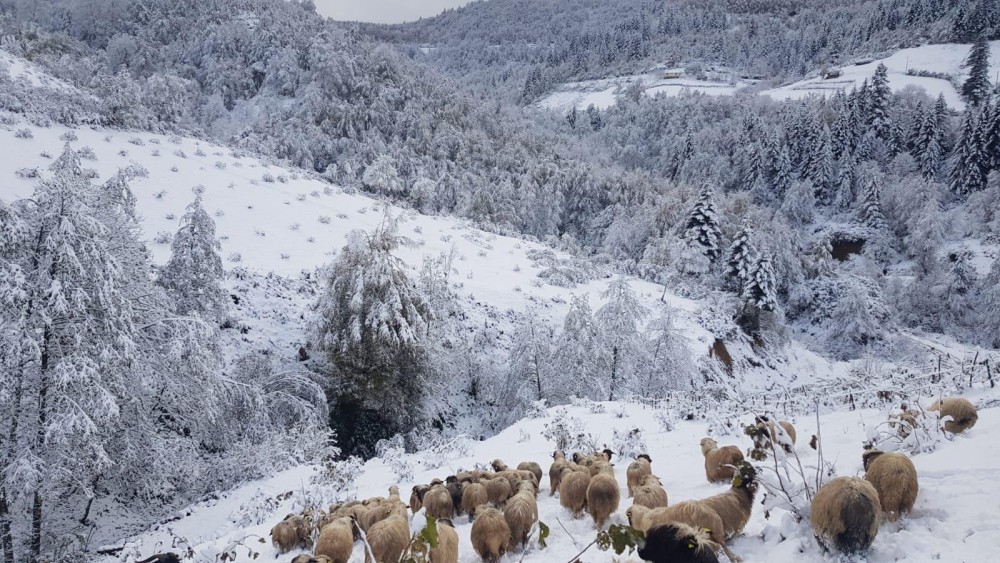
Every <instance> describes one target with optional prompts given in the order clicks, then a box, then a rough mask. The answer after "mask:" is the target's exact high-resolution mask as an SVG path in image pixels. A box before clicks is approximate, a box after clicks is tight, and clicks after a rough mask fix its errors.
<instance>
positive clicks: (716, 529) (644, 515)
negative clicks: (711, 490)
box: [626, 462, 758, 561]
mask: <svg viewBox="0 0 1000 563" xmlns="http://www.w3.org/2000/svg"><path fill="white" fill-rule="evenodd" d="M737 469H738V471H739V473H738V474H737V475H736V476H735V477H734V478H733V483H732V486H731V487H730V488H729V490H728V491H726V492H725V493H722V494H718V495H715V496H711V497H708V498H705V499H701V500H692V501H685V502H681V503H678V504H675V505H673V506H669V507H666V508H652V509H650V508H647V507H645V506H640V505H633V506H632V507H631V508H629V509H628V511H626V516H627V517H628V519H629V524H630V525H631V526H632V527H633V528H636V529H637V530H641V531H643V532H646V531H647V530H649V529H650V528H652V527H653V526H656V525H659V524H669V523H675V522H681V523H684V524H687V525H689V526H692V527H694V528H699V529H701V528H705V529H707V530H709V532H708V533H709V536H710V538H711V540H712V541H713V542H714V543H716V544H718V546H719V548H720V549H721V550H722V551H723V552H724V553H725V554H726V555H727V556H728V557H729V558H730V559H732V560H733V561H737V560H738V558H737V557H736V555H735V554H733V553H732V552H731V551H730V550H729V547H728V546H727V545H726V540H728V539H730V538H732V537H734V536H736V535H737V534H739V533H740V532H742V531H743V528H744V527H746V524H747V521H748V520H749V519H750V513H751V511H752V510H753V501H754V497H755V496H756V494H757V488H758V483H757V472H756V470H754V468H753V466H751V465H750V464H749V463H746V462H741V463H740V465H739V467H738V468H737Z"/></svg>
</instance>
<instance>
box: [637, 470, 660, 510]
mask: <svg viewBox="0 0 1000 563" xmlns="http://www.w3.org/2000/svg"><path fill="white" fill-rule="evenodd" d="M632 503H633V504H637V505H639V506H645V507H646V508H659V507H662V506H667V490H666V489H664V488H663V485H662V484H660V480H659V479H657V478H656V477H655V476H654V475H646V476H645V477H643V478H642V482H641V483H639V484H638V485H636V486H635V489H634V495H633V498H632Z"/></svg>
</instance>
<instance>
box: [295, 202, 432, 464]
mask: <svg viewBox="0 0 1000 563" xmlns="http://www.w3.org/2000/svg"><path fill="white" fill-rule="evenodd" d="M396 229H397V222H396V221H395V220H394V219H392V218H391V217H389V216H386V217H385V218H384V219H383V222H382V224H381V225H380V226H379V228H378V229H376V230H375V232H373V233H371V234H369V233H366V232H364V231H360V230H355V231H352V232H351V233H350V235H349V237H348V241H347V245H346V246H345V247H344V248H343V250H342V251H341V253H340V254H339V255H338V256H337V258H336V259H335V260H334V261H333V263H332V264H331V265H330V266H329V268H328V269H327V273H326V280H325V282H324V287H323V289H322V290H321V291H320V295H319V299H318V301H317V303H316V307H315V318H314V320H313V325H312V338H313V342H314V343H315V344H316V347H317V348H318V349H319V350H320V351H322V352H325V353H326V354H327V357H328V358H329V360H330V361H331V362H332V363H333V364H334V365H336V366H337V370H338V372H339V373H340V375H341V378H342V379H343V383H342V384H341V394H340V396H339V397H338V398H337V407H338V413H337V414H338V417H339V418H338V419H336V420H334V424H335V425H339V426H344V425H354V424H358V423H359V422H362V423H364V424H365V425H366V426H367V428H366V431H367V434H366V435H361V436H359V435H357V434H355V435H354V436H353V437H354V438H355V440H356V441H355V442H353V443H350V444H346V443H345V444H344V445H343V447H344V449H345V451H350V450H353V452H352V453H358V452H360V453H364V452H369V453H370V452H371V449H370V448H371V447H372V446H373V445H374V443H375V441H376V440H378V439H382V438H387V437H389V436H392V435H393V434H395V433H397V432H399V431H401V430H402V429H404V428H407V427H410V425H412V424H414V423H416V422H417V421H419V419H420V412H419V409H420V404H421V400H422V397H423V396H424V393H425V383H424V374H425V371H426V367H425V358H424V354H423V350H422V347H421V344H422V342H423V339H424V337H425V334H426V327H427V324H428V322H429V321H430V319H431V318H432V317H433V313H432V312H431V310H430V307H429V306H428V304H427V302H426V300H425V298H424V297H423V295H422V294H421V293H420V292H419V291H418V289H417V288H416V286H415V285H414V284H413V282H411V281H410V280H409V279H408V278H407V276H406V268H405V266H404V265H403V263H402V261H401V260H400V259H399V258H397V257H396V256H394V255H393V251H395V250H396V249H397V248H398V247H399V246H400V245H401V244H403V243H404V242H405V240H404V239H402V238H400V237H399V236H398V235H397V234H396ZM348 427H352V426H348ZM349 434H350V433H342V434H341V435H342V436H347V435H349Z"/></svg>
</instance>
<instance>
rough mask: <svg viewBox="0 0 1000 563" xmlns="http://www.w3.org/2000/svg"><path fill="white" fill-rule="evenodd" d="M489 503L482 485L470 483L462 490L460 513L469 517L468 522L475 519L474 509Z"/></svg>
mask: <svg viewBox="0 0 1000 563" xmlns="http://www.w3.org/2000/svg"><path fill="white" fill-rule="evenodd" d="M489 501H490V495H489V492H488V491H487V490H486V485H483V484H482V483H470V484H468V485H466V486H465V487H464V488H463V489H462V512H464V513H466V514H468V515H469V522H472V520H473V518H474V517H475V515H476V509H477V508H479V507H480V506H482V505H484V504H486V503H488V502H489Z"/></svg>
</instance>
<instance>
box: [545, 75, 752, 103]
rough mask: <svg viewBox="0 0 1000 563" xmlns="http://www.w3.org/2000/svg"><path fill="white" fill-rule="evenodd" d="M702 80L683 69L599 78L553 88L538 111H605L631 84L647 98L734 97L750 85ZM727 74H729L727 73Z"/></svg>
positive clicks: (719, 77)
mask: <svg viewBox="0 0 1000 563" xmlns="http://www.w3.org/2000/svg"><path fill="white" fill-rule="evenodd" d="M668 72H669V73H680V74H681V75H682V76H680V77H679V78H664V73H668ZM706 74H707V76H706V78H707V79H706V80H699V79H696V78H694V77H692V76H687V75H685V74H684V72H683V69H657V70H653V71H651V72H647V73H642V74H633V75H628V76H618V77H614V78H603V79H599V80H584V81H581V82H569V83H566V84H562V85H560V86H558V87H556V89H555V91H554V92H552V93H551V94H549V95H547V96H546V97H544V98H542V99H541V100H540V101H539V102H538V103H537V105H538V107H541V108H544V109H549V110H554V111H560V112H565V111H568V110H569V109H570V108H572V107H574V106H575V107H576V108H577V109H578V110H582V109H586V108H587V107H588V106H589V105H591V104H593V105H594V107H596V108H597V109H602V110H603V109H607V108H609V107H611V106H613V105H614V104H615V102H616V98H617V96H618V95H619V94H621V93H622V92H624V91H625V89H626V88H627V87H628V86H629V85H631V84H632V83H634V82H636V81H638V82H639V83H641V84H642V88H643V92H644V93H645V94H646V95H648V96H655V95H657V94H664V95H667V96H679V95H681V94H686V93H691V92H700V93H702V94H706V95H709V96H725V95H731V94H734V93H735V92H736V91H737V90H739V89H740V88H743V87H745V86H748V85H750V84H751V82H749V81H744V80H739V81H736V83H735V84H733V83H732V82H731V81H729V80H727V79H726V77H727V73H726V72H724V71H714V72H709V73H706ZM729 74H731V73H729Z"/></svg>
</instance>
